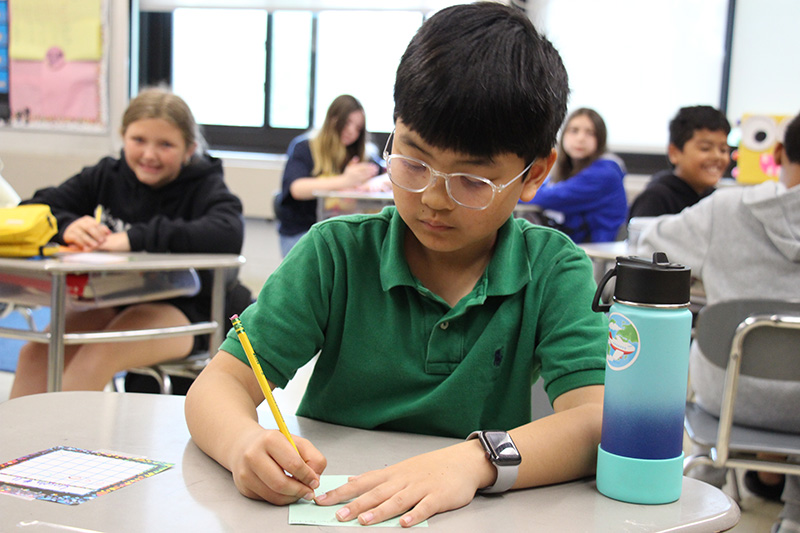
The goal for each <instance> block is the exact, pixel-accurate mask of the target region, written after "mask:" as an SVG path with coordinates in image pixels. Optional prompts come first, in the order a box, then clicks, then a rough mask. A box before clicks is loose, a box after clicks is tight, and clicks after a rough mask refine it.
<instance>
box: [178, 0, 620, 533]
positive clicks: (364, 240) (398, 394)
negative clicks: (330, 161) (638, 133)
mask: <svg viewBox="0 0 800 533" xmlns="http://www.w3.org/2000/svg"><path fill="white" fill-rule="evenodd" d="M567 93H568V87H567V75H566V72H565V70H564V67H563V65H562V63H561V59H560V57H559V55H558V52H556V51H555V49H554V48H553V47H552V45H551V44H550V43H549V42H548V41H547V40H546V39H544V38H543V37H541V36H540V35H539V34H538V33H537V32H536V30H535V29H534V28H533V26H532V25H531V23H530V21H529V20H528V19H527V18H526V17H525V16H524V14H523V13H522V12H521V11H519V10H517V9H515V8H513V7H509V6H505V5H502V4H497V3H477V4H469V5H461V6H454V7H452V8H448V9H444V10H442V11H440V12H438V13H437V14H435V15H434V16H433V17H431V18H430V19H428V20H427V21H426V22H425V23H424V24H423V25H422V27H421V28H420V30H419V31H418V33H417V35H416V36H415V37H414V38H413V39H412V41H411V43H410V44H409V46H408V49H407V50H406V52H405V54H404V55H403V58H402V60H401V62H400V65H399V67H398V70H397V78H396V83H395V131H394V133H393V134H392V136H391V137H390V139H389V143H388V144H387V147H386V154H385V158H386V159H387V168H388V172H389V174H390V178H391V180H392V183H393V190H394V200H395V206H396V207H389V208H386V209H384V211H383V212H381V213H380V214H377V215H355V216H350V217H341V218H336V219H330V220H327V221H325V222H322V223H319V224H317V225H315V226H314V227H313V228H312V229H311V231H310V232H309V233H308V234H307V235H306V236H305V237H304V238H303V239H302V240H301V241H300V242H299V243H298V244H297V245H296V246H295V248H294V249H293V250H292V252H291V253H290V254H289V255H288V256H287V257H286V258H285V259H284V261H283V262H282V263H281V265H280V267H279V268H278V269H277V270H276V271H275V272H274V273H273V275H272V276H271V277H270V278H269V280H268V281H267V282H266V283H265V285H264V287H263V289H262V291H261V293H260V295H259V297H258V301H257V302H256V303H255V304H253V305H252V306H251V307H249V308H248V309H247V310H246V311H244V313H242V317H241V319H242V322H243V324H244V327H245V329H246V330H247V332H248V334H249V336H250V340H251V342H252V345H253V347H254V350H255V353H256V354H257V356H258V359H259V362H260V364H261V366H262V367H263V369H264V372H265V374H266V376H267V378H268V380H269V382H270V385H271V386H277V387H284V386H285V385H286V383H287V382H288V381H289V380H290V379H291V378H292V377H293V376H294V373H295V371H296V370H297V369H298V368H300V367H301V366H302V365H304V364H305V363H306V362H308V361H309V360H311V359H312V358H313V357H314V355H315V354H316V353H317V352H320V355H319V358H318V361H317V363H316V366H315V368H314V372H313V375H312V376H311V378H310V381H309V384H308V388H307V390H306V394H305V396H304V398H303V401H302V403H301V405H300V407H299V410H298V413H297V414H298V415H302V416H307V417H312V418H316V419H319V420H323V421H327V422H332V423H336V424H342V425H349V426H354V427H360V428H376V429H392V430H398V431H407V432H418V433H428V434H436V435H444V436H451V437H458V438H465V437H467V436H468V435H469V436H471V437H472V436H473V435H472V434H471V432H473V431H478V433H479V434H478V435H476V436H477V437H478V438H475V439H469V440H466V441H464V442H462V443H459V444H456V445H454V446H451V447H448V448H445V449H442V450H439V451H436V452H433V453H428V454H424V455H421V456H417V457H413V458H411V459H408V460H406V461H403V462H401V463H398V464H395V465H392V466H389V467H387V468H384V469H382V470H378V471H373V472H368V473H364V474H362V475H360V476H358V477H357V478H355V479H353V480H351V481H350V482H348V483H347V484H345V485H343V486H341V487H339V488H337V489H335V490H333V491H330V492H328V493H326V494H316V495H315V494H314V489H316V488H317V487H318V486H319V476H320V474H321V473H322V472H323V470H324V468H325V465H326V459H325V457H324V456H323V455H322V454H321V453H320V452H319V451H318V450H317V449H316V448H315V447H314V445H313V444H312V443H311V442H309V441H308V440H306V439H303V438H301V437H298V436H295V437H294V442H295V443H296V444H297V448H298V450H299V452H300V456H298V454H297V452H296V451H295V450H294V448H293V447H292V445H291V444H290V443H289V441H288V440H287V439H286V438H284V437H283V436H282V435H281V434H280V433H278V432H277V431H272V430H265V429H264V428H262V427H261V426H260V425H259V424H258V420H257V417H256V414H255V407H256V406H257V405H258V404H259V403H260V402H261V401H263V399H264V398H263V395H262V391H261V390H260V388H259V385H258V383H257V381H256V379H255V377H254V374H253V372H252V371H251V369H250V368H249V367H248V365H247V358H246V356H245V354H244V351H243V350H242V347H241V345H240V343H239V341H238V339H237V337H236V335H235V333H233V332H232V331H231V332H229V334H228V338H227V339H226V340H225V342H224V343H223V344H222V347H221V349H220V352H219V353H218V354H217V355H216V356H215V357H214V358H213V360H212V361H211V363H210V364H209V366H208V367H207V368H206V369H205V371H203V373H202V374H201V375H200V377H199V378H198V379H197V380H196V381H195V383H194V385H193V386H192V388H191V390H190V391H189V395H188V396H187V399H186V414H187V422H188V424H189V429H190V431H191V433H192V437H193V439H194V440H195V442H196V443H197V444H198V446H200V448H201V449H203V450H204V451H205V452H206V453H207V454H209V455H210V456H211V457H213V458H214V459H215V460H217V461H219V462H220V464H222V465H223V466H225V468H227V469H229V470H230V471H231V472H232V473H233V477H234V480H235V482H236V485H237V487H238V488H239V490H240V491H241V492H242V493H243V494H244V495H246V496H248V497H251V498H257V499H264V500H267V501H269V502H272V503H275V504H287V503H290V502H293V501H296V500H297V499H299V498H311V497H315V500H316V502H317V503H318V504H319V505H332V504H336V503H340V502H342V501H345V500H351V499H352V501H351V502H350V503H348V504H347V505H346V506H344V507H343V508H342V509H340V510H339V511H338V512H337V517H338V518H339V520H341V521H349V520H354V519H358V521H359V522H360V523H362V524H374V523H378V522H382V521H384V520H386V519H388V518H391V517H395V516H400V523H401V525H403V526H411V525H414V524H417V523H419V522H421V521H422V520H425V519H427V518H429V517H430V516H432V515H434V514H436V513H439V512H443V511H446V510H450V509H455V508H458V507H461V506H463V505H466V504H467V503H469V502H470V501H471V500H472V498H473V497H474V496H475V493H476V491H478V490H487V491H490V492H497V491H502V490H506V489H508V488H516V489H518V488H525V487H533V486H537V485H544V484H550V483H557V482H562V481H567V480H571V479H576V478H580V477H583V476H586V475H591V474H592V473H593V472H594V467H595V461H596V456H595V454H596V449H597V445H598V443H599V441H600V426H601V416H602V415H601V412H602V398H603V387H602V384H603V372H604V368H605V351H606V336H607V331H608V330H607V326H606V323H605V319H604V317H603V316H602V315H601V314H598V313H593V312H592V311H591V301H592V297H593V295H594V289H595V284H594V281H593V278H592V268H591V263H590V261H589V260H588V259H587V257H586V256H585V254H584V253H583V252H582V251H581V250H580V249H579V248H577V247H576V246H575V245H574V244H573V243H572V241H570V239H569V238H567V237H566V236H564V235H563V234H561V233H558V232H556V231H553V230H551V229H549V228H545V227H541V226H533V225H531V224H529V223H527V222H526V221H524V220H518V219H514V218H513V217H512V216H511V215H512V212H513V209H514V207H515V206H516V204H517V202H518V201H519V200H520V199H522V200H523V201H530V200H531V199H532V198H533V197H534V195H535V193H536V190H537V188H538V187H539V185H540V184H541V183H542V181H543V180H544V178H545V176H547V173H548V171H549V170H550V167H551V166H552V164H553V162H554V160H555V151H554V150H553V146H554V144H555V138H556V133H557V131H558V128H559V126H560V125H561V122H562V121H563V119H564V114H565V111H566V99H567ZM540 375H541V376H542V378H543V380H544V383H545V390H546V391H547V393H548V395H549V397H550V400H551V403H552V404H553V408H554V410H555V414H553V415H551V416H549V417H545V418H542V419H539V420H536V421H533V422H531V404H530V398H531V383H532V382H533V381H535V380H536V379H538V377H539V376H540ZM480 430H500V431H499V432H494V433H491V434H485V433H483V432H482V431H480ZM505 431H508V432H509V434H510V437H511V438H513V443H515V444H516V451H514V448H512V447H510V446H511V442H512V439H511V438H509V435H507V434H505V433H504V432H505ZM494 439H499V440H494ZM493 446H495V447H501V448H503V449H505V451H507V452H510V453H509V456H510V460H509V461H508V462H503V461H497V462H490V461H489V460H488V459H487V455H486V453H485V449H487V448H489V449H493V448H492V447H493ZM517 455H519V456H521V464H519V465H518V466H517V465H514V464H512V463H514V462H517V461H516V460H515V459H518V457H517ZM301 458H302V460H301ZM287 472H288V473H289V474H290V475H291V477H290V476H287V475H286V473H287Z"/></svg>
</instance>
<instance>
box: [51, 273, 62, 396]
mask: <svg viewBox="0 0 800 533" xmlns="http://www.w3.org/2000/svg"><path fill="white" fill-rule="evenodd" d="M66 291H67V275H66V274H65V273H54V274H53V278H52V286H51V288H50V344H49V346H48V351H47V392H58V391H60V390H61V379H62V377H63V374H64V333H66V331H65V329H66V328H65V316H64V312H65V309H66V305H65V304H66Z"/></svg>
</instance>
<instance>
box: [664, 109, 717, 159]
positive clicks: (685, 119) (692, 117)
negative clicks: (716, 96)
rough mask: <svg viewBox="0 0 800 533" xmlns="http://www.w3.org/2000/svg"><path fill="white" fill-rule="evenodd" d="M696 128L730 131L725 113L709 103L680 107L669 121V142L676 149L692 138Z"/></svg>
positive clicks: (679, 148) (681, 147) (681, 148)
mask: <svg viewBox="0 0 800 533" xmlns="http://www.w3.org/2000/svg"><path fill="white" fill-rule="evenodd" d="M697 130H709V131H723V132H725V135H727V134H729V133H730V132H731V125H730V123H729V122H728V119H727V118H725V115H724V114H723V113H722V112H721V111H719V110H718V109H714V108H713V107H711V106H709V105H695V106H689V107H682V108H680V110H678V114H677V115H675V117H674V118H673V119H672V120H671V121H670V123H669V143H670V144H674V145H675V146H676V147H677V148H678V150H683V145H685V144H686V142H687V141H688V140H689V139H691V138H692V135H694V132H695V131H697Z"/></svg>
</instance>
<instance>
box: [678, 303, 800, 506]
mask: <svg viewBox="0 0 800 533" xmlns="http://www.w3.org/2000/svg"><path fill="white" fill-rule="evenodd" d="M695 342H697V343H698V346H699V348H700V350H701V351H702V352H703V354H704V355H705V356H706V357H707V358H708V359H709V361H711V362H712V363H713V364H715V365H716V366H718V367H721V368H722V369H723V370H725V379H724V385H723V387H722V399H721V409H720V414H719V417H716V416H713V415H712V414H710V413H708V412H706V411H704V410H703V409H701V408H700V407H699V406H698V405H697V404H696V403H694V402H693V401H689V402H687V406H686V418H685V427H686V430H687V434H688V436H689V439H690V440H691V441H692V442H693V443H696V444H699V445H701V446H703V447H706V448H707V449H709V452H708V453H704V454H697V455H691V456H689V457H687V459H686V461H685V462H684V474H687V473H689V471H690V470H692V469H693V468H694V467H696V466H699V465H709V466H713V467H716V468H725V469H729V468H733V469H736V468H745V469H748V470H756V471H763V472H774V473H781V474H789V475H800V464H798V463H797V461H798V457H800V434H792V433H782V432H779V431H773V430H769V429H758V428H754V427H750V426H744V425H741V424H737V423H736V419H735V404H736V393H737V388H738V385H739V378H740V376H751V377H755V378H763V379H769V380H781V381H796V382H798V383H800V302H786V301H779V300H731V301H727V302H720V303H716V304H713V305H709V306H706V307H704V308H703V309H702V310H701V312H700V315H699V317H698V322H697V329H696V339H695ZM780 457H782V458H780ZM735 479H736V476H734V497H735V499H736V500H737V501H738V500H739V499H740V497H739V490H738V486H737V485H736V483H735Z"/></svg>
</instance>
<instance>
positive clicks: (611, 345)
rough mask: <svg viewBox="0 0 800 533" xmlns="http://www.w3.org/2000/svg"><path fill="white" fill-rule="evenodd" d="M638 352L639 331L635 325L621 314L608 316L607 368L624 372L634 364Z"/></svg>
mask: <svg viewBox="0 0 800 533" xmlns="http://www.w3.org/2000/svg"><path fill="white" fill-rule="evenodd" d="M639 351H640V345H639V330H638V329H636V325H635V324H634V323H633V322H631V321H630V319H629V318H628V317H626V316H625V315H623V314H622V313H611V314H610V315H608V351H607V352H606V362H607V363H608V368H610V369H611V370H625V369H626V368H628V367H629V366H631V365H632V364H633V363H634V362H636V359H637V358H638V357H639Z"/></svg>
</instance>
